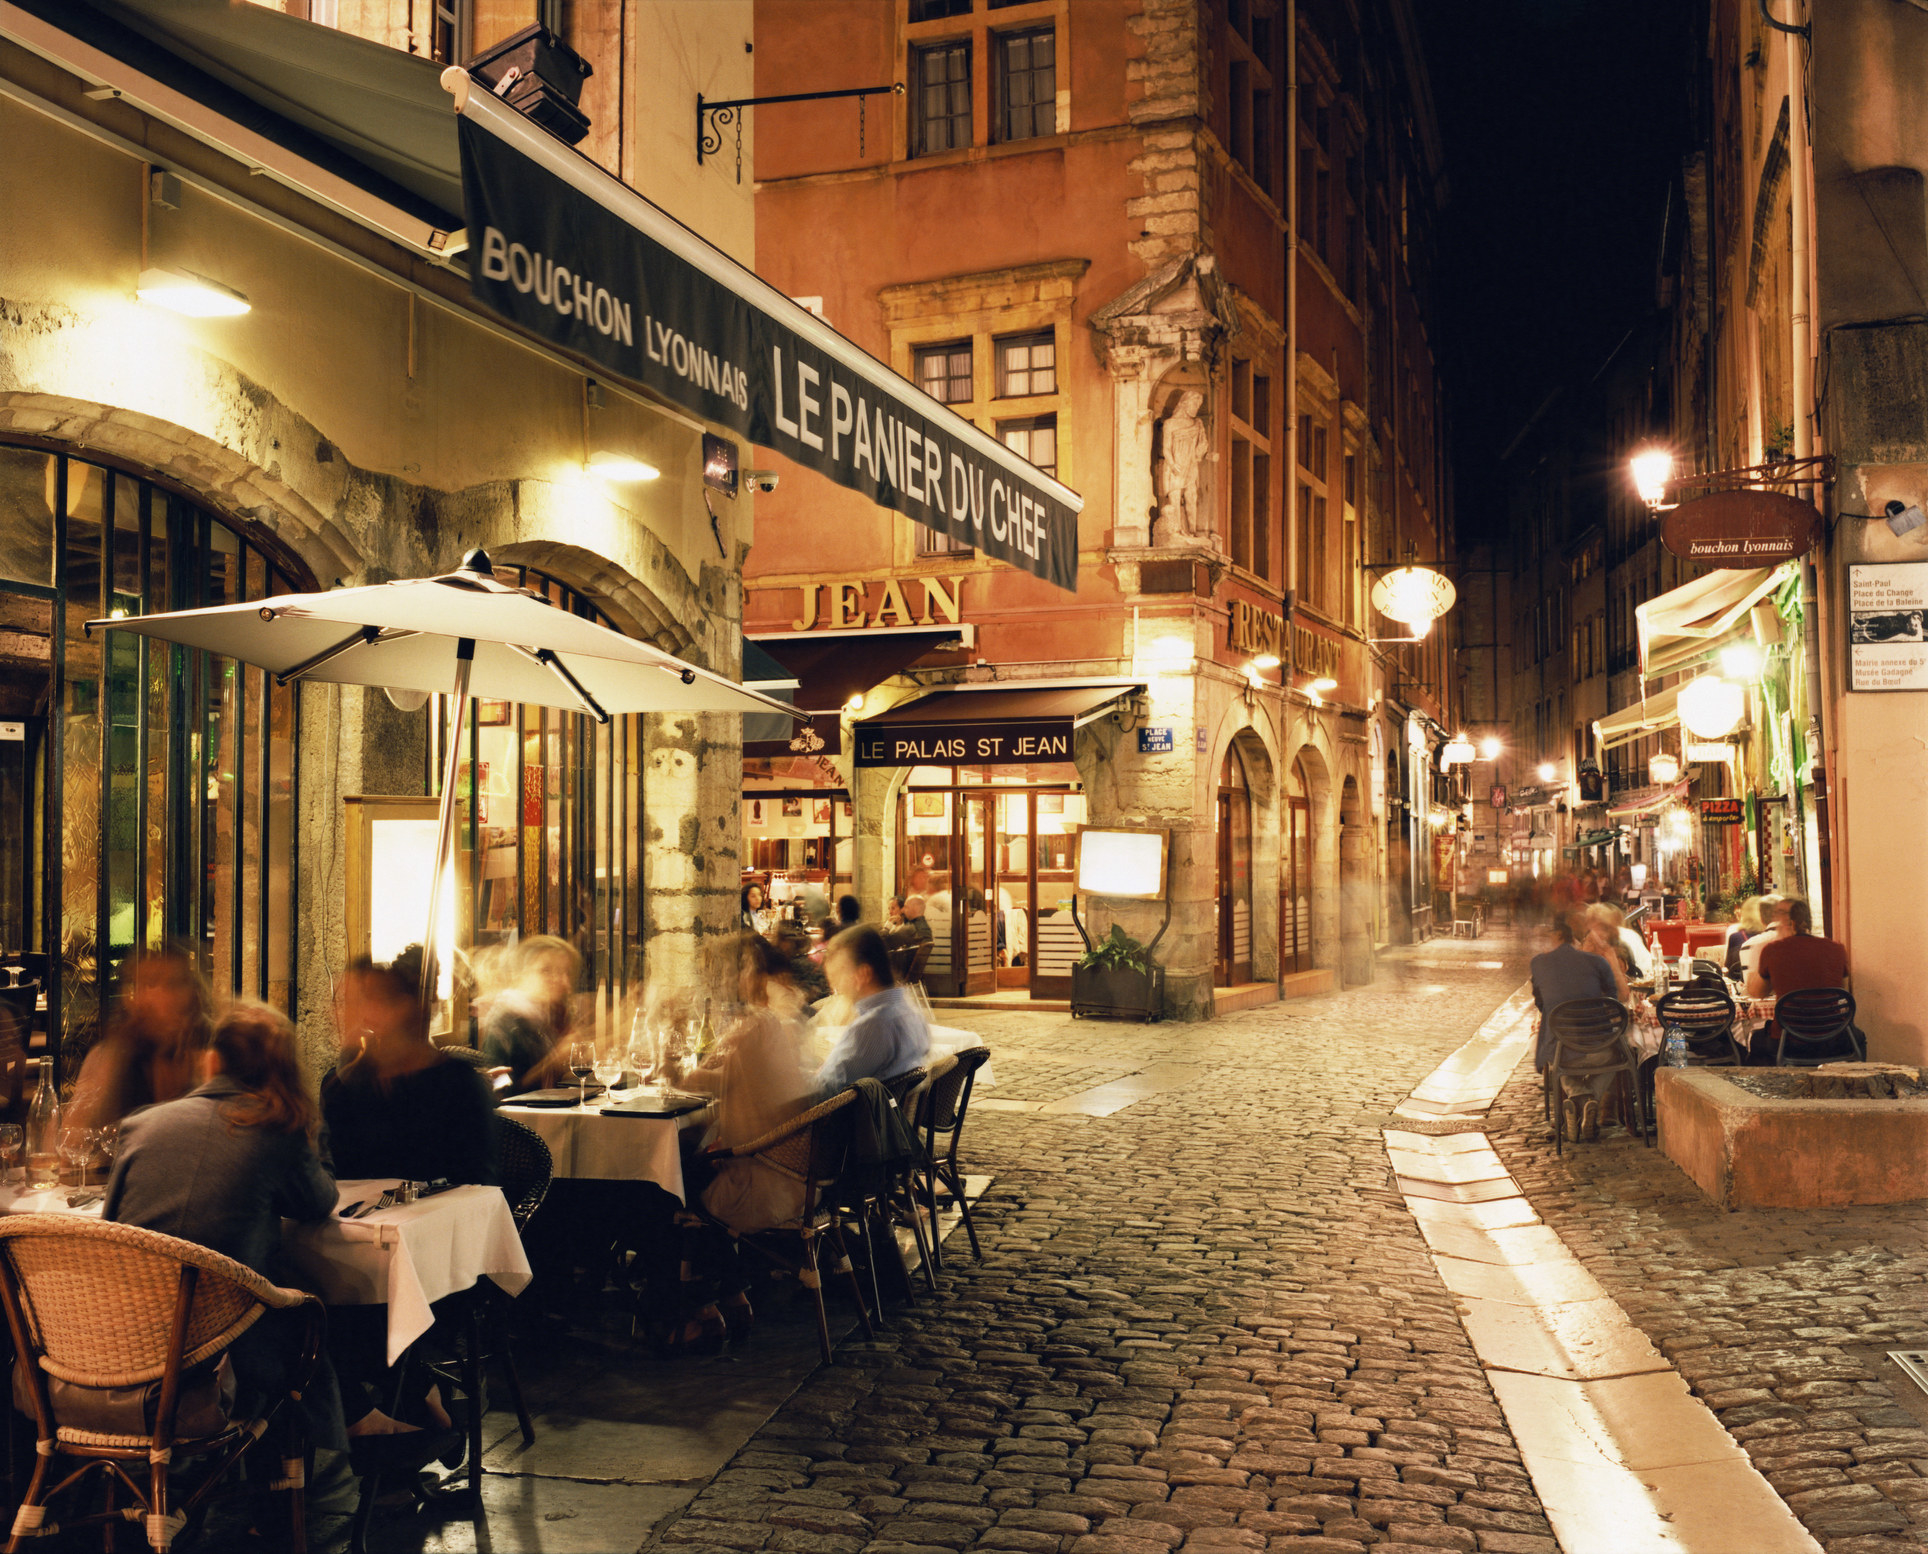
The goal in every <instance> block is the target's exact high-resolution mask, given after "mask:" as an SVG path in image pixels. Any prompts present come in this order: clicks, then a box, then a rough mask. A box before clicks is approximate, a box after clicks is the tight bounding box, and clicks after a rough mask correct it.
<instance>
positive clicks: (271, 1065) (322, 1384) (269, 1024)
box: [101, 1003, 386, 1451]
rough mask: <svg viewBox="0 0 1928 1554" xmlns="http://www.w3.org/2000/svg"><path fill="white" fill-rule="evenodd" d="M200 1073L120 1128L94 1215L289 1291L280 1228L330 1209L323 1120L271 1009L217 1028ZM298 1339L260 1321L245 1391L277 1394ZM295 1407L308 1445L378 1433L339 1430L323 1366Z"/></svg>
mask: <svg viewBox="0 0 1928 1554" xmlns="http://www.w3.org/2000/svg"><path fill="white" fill-rule="evenodd" d="M200 1067H201V1079H202V1083H201V1085H200V1087H199V1088H198V1089H195V1090H192V1091H190V1092H188V1093H187V1094H186V1095H183V1096H181V1097H180V1098H178V1099H176V1100H170V1101H163V1102H162V1103H160V1104H159V1105H156V1106H150V1107H148V1108H147V1109H146V1110H144V1111H141V1112H139V1113H137V1114H135V1115H133V1116H130V1117H129V1118H128V1119H127V1120H126V1121H125V1122H124V1123H123V1124H122V1128H121V1147H120V1152H119V1156H118V1158H117V1159H116V1160H115V1162H114V1170H113V1175H112V1176H111V1177H110V1178H109V1179H108V1183H107V1202H106V1205H105V1207H104V1208H103V1209H102V1210H101V1217H102V1218H103V1219H108V1220H114V1221H117V1222H119V1223H120V1224H123V1225H138V1226H140V1227H141V1228H142V1229H143V1230H155V1231H159V1232H160V1233H161V1234H162V1235H167V1236H176V1237H179V1238H180V1239H181V1240H183V1241H192V1242H194V1243H195V1245H197V1246H204V1247H207V1248H208V1249H209V1250H210V1251H214V1252H219V1253H220V1254H221V1255H222V1256H223V1257H231V1258H233V1259H234V1260H235V1261H236V1262H237V1263H241V1264H244V1265H245V1266H246V1267H249V1268H251V1269H253V1270H254V1271H255V1272H256V1273H258V1274H260V1275H261V1276H262V1277H263V1278H264V1279H268V1280H271V1281H272V1282H274V1283H276V1284H285V1283H287V1282H288V1281H287V1279H286V1277H285V1276H284V1275H283V1274H282V1273H281V1272H280V1271H279V1270H278V1268H277V1267H276V1264H277V1261H278V1251H279V1248H280V1246H281V1222H282V1220H283V1219H291V1220H295V1221H297V1222H299V1223H301V1224H310V1225H312V1224H321V1223H323V1222H325V1221H327V1220H328V1219H329V1217H330V1216H332V1215H333V1214H334V1212H335V1205H336V1200H337V1194H336V1190H335V1179H334V1177H332V1176H330V1175H329V1174H328V1170H327V1168H326V1167H325V1166H324V1165H323V1164H322V1162H321V1158H320V1156H319V1154H318V1153H317V1151H316V1139H317V1137H318V1135H319V1133H320V1130H321V1113H320V1111H319V1110H318V1109H317V1107H316V1105H315V1099H314V1096H313V1095H312V1094H311V1093H310V1091H309V1088H308V1083H307V1080H306V1079H305V1078H304V1077H303V1075H302V1072H301V1062H300V1059H299V1057H298V1056H297V1054H296V1051H295V1033H294V1028H293V1027H292V1026H291V1025H289V1023H288V1020H287V1018H286V1016H284V1015H283V1014H281V1012H280V1011H279V1010H275V1009H270V1008H268V1007H267V1006H266V1005H264V1004H254V1003H243V1004H237V1005H235V1006H234V1008H232V1009H230V1010H229V1011H228V1012H227V1013H226V1014H225V1015H223V1016H222V1018H221V1023H220V1024H219V1025H217V1026H216V1027H215V1028H214V1032H213V1044H212V1045H211V1046H210V1047H209V1048H208V1050H207V1051H206V1053H205V1054H204V1055H203V1057H202V1060H201V1065H200ZM302 1337H303V1321H302V1314H301V1313H298V1312H292V1311H269V1312H267V1313H265V1314H264V1315H263V1316H262V1317H261V1319H260V1320H259V1321H257V1322H256V1323H255V1325H254V1326H253V1327H251V1328H250V1329H249V1330H248V1331H247V1332H246V1333H245V1334H243V1335H242V1336H241V1338H240V1340H239V1341H238V1342H236V1344H235V1345H234V1347H233V1349H232V1350H231V1351H230V1354H231V1357H232V1361H233V1364H234V1370H235V1378H236V1380H237V1382H238V1383H239V1384H240V1386H241V1387H242V1389H243V1390H244V1391H246V1392H249V1393H251V1394H268V1395H272V1394H273V1393H276V1392H280V1391H284V1390H285V1389H286V1387H287V1384H288V1379H289V1373H290V1371H291V1369H292V1367H293V1366H294V1365H295V1364H296V1362H297V1361H298V1360H299V1358H300V1353H301V1343H302ZM302 1409H303V1415H304V1418H305V1419H306V1421H307V1424H308V1427H309V1431H310V1436H311V1438H312V1439H313V1440H314V1442H315V1444H316V1445H318V1446H324V1447H327V1448H329V1449H330V1450H333V1451H346V1450H347V1449H348V1442H347V1438H346V1437H347V1434H348V1433H351V1432H352V1433H355V1434H362V1433H369V1432H371V1431H373V1430H374V1429H376V1428H377V1427H378V1426H379V1424H380V1420H370V1419H367V1418H365V1417H363V1416H365V1415H367V1413H368V1412H369V1410H368V1409H367V1408H366V1407H362V1408H358V1409H357V1410H356V1414H357V1418H356V1419H355V1421H354V1423H353V1425H352V1426H351V1427H350V1430H349V1431H344V1429H343V1422H342V1417H341V1415H342V1402H341V1397H340V1394H339V1392H338V1390H337V1388H336V1383H335V1376H334V1372H333V1371H332V1370H327V1369H325V1368H324V1370H323V1372H321V1373H320V1374H318V1375H317V1377H316V1384H315V1385H313V1386H311V1387H310V1388H309V1389H308V1392H307V1393H306V1395H304V1397H303V1399H302ZM381 1418H382V1419H386V1416H385V1415H384V1416H381Z"/></svg>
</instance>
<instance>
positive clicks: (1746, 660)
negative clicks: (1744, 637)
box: [1720, 642, 1761, 680]
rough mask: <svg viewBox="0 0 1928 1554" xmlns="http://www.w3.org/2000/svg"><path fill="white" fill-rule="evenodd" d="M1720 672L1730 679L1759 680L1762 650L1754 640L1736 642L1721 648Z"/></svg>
mask: <svg viewBox="0 0 1928 1554" xmlns="http://www.w3.org/2000/svg"><path fill="white" fill-rule="evenodd" d="M1720 672H1721V673H1722V674H1724V675H1725V676H1727V678H1728V679H1730V680H1758V679H1760V677H1761V650H1760V648H1759V647H1758V646H1756V645H1755V644H1754V643H1752V642H1736V643H1735V644H1734V645H1733V646H1732V647H1724V648H1722V649H1721V650H1720Z"/></svg>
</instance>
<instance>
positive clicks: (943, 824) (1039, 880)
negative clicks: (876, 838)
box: [898, 788, 1084, 999]
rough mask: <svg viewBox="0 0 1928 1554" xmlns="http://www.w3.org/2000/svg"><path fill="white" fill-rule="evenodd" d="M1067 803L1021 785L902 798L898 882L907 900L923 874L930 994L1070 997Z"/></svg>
mask: <svg viewBox="0 0 1928 1554" xmlns="http://www.w3.org/2000/svg"><path fill="white" fill-rule="evenodd" d="M940 800H941V809H940ZM1077 800H1078V796H1077V795H1074V794H1067V793H1065V792H1062V791H1056V792H1051V791H1040V790H1037V789H1028V788H1027V789H1017V790H1002V791H1000V790H997V789H988V790H985V789H975V790H974V789H954V790H952V791H950V792H948V793H935V792H928V791H921V792H920V791H913V792H911V793H910V794H908V795H906V799H905V811H906V814H905V819H906V820H907V821H908V824H905V825H900V828H899V832H898V834H899V836H900V838H901V839H902V842H901V847H902V856H901V858H900V866H899V870H898V878H899V881H900V882H901V889H900V893H902V894H909V893H912V892H913V891H915V890H917V889H918V888H920V882H922V881H924V878H925V876H928V894H927V895H926V897H925V911H926V913H927V915H928V916H929V918H930V923H931V933H932V939H933V943H932V949H931V957H930V960H929V962H928V964H927V965H926V967H925V976H924V980H925V983H926V985H927V986H928V987H929V989H930V991H931V992H933V993H935V994H938V995H939V996H947V997H977V996H982V995H985V994H989V993H994V992H998V991H1000V990H1003V991H1019V992H1023V993H1026V994H1028V995H1029V996H1030V997H1032V998H1053V999H1056V998H1069V997H1070V996H1071V968H1072V966H1073V964H1074V963H1075V962H1076V961H1077V959H1078V957H1079V956H1080V955H1081V954H1083V952H1084V945H1083V942H1082V941H1081V939H1080V937H1079V935H1078V931H1077V927H1076V925H1075V924H1074V922H1073V921H1072V916H1071V890H1072V876H1071V831H1070V827H1069V825H1068V824H1067V816H1066V811H1067V809H1072V808H1074V806H1075V805H1076V804H1077ZM920 811H921V812H922V813H920ZM1074 819H1075V816H1074Z"/></svg>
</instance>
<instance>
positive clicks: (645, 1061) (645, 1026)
mask: <svg viewBox="0 0 1928 1554" xmlns="http://www.w3.org/2000/svg"><path fill="white" fill-rule="evenodd" d="M624 1056H625V1057H627V1058H628V1060H629V1067H630V1071H631V1072H632V1073H634V1074H635V1076H636V1079H637V1082H638V1083H640V1084H648V1083H649V1076H650V1074H651V1073H652V1072H653V1070H654V1069H655V1066H656V1047H655V1041H654V1039H653V1038H652V1036H651V1035H650V1029H649V1017H648V1016H647V1015H645V1014H644V1013H643V1011H642V1010H640V1009H638V1010H637V1011H636V1014H635V1017H634V1018H633V1019H632V1020H631V1021H630V1022H629V1047H628V1050H627V1051H626V1052H625V1054H624Z"/></svg>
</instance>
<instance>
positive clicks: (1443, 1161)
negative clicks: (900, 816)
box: [1386, 1144, 1512, 1182]
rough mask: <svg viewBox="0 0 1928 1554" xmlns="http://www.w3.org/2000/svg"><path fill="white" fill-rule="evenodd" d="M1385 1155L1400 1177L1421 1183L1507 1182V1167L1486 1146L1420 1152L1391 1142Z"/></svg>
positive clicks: (1508, 1179) (1508, 1178)
mask: <svg viewBox="0 0 1928 1554" xmlns="http://www.w3.org/2000/svg"><path fill="white" fill-rule="evenodd" d="M1386 1154H1387V1155H1388V1156H1389V1157H1390V1158H1391V1160H1392V1168H1393V1170H1394V1171H1395V1172H1397V1173H1398V1174H1399V1175H1400V1176H1410V1177H1412V1178H1414V1179H1415V1180H1418V1181H1423V1182H1490V1181H1493V1180H1495V1179H1496V1178H1497V1179H1503V1180H1507V1181H1510V1180H1512V1178H1511V1177H1509V1176H1507V1172H1506V1167H1505V1166H1504V1165H1503V1164H1501V1162H1500V1157H1499V1156H1498V1155H1496V1154H1494V1153H1493V1151H1492V1150H1491V1148H1487V1149H1479V1148H1473V1149H1458V1150H1441V1151H1438V1152H1429V1151H1428V1152H1422V1151H1419V1150H1412V1149H1399V1148H1396V1147H1394V1146H1392V1145H1391V1144H1388V1146H1387V1148H1386Z"/></svg>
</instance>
